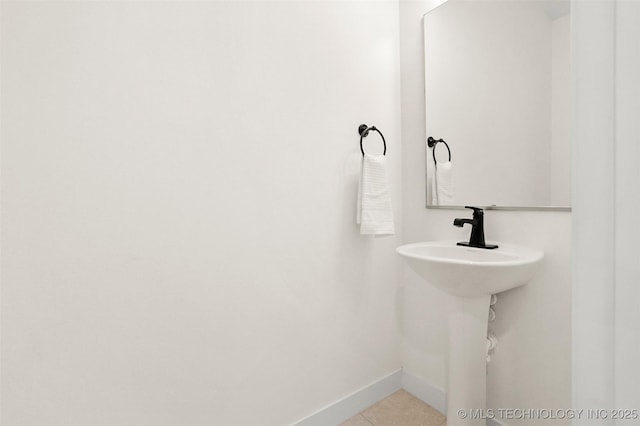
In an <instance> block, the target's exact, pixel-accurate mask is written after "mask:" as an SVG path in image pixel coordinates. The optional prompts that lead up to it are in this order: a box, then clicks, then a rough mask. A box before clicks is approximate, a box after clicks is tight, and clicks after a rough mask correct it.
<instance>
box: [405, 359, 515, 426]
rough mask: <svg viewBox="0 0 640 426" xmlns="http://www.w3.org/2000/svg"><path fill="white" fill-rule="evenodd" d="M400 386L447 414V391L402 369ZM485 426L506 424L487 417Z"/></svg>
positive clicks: (502, 425)
mask: <svg viewBox="0 0 640 426" xmlns="http://www.w3.org/2000/svg"><path fill="white" fill-rule="evenodd" d="M402 388H403V389H404V390H406V391H407V392H409V393H410V394H412V395H413V396H415V397H417V398H418V399H420V400H421V401H422V402H424V403H427V404H429V405H430V406H432V407H433V408H435V409H436V410H438V411H439V412H441V413H442V414H444V415H445V416H446V415H447V393H446V392H445V391H444V390H443V389H441V388H439V387H437V386H434V385H433V384H431V383H429V382H427V381H426V380H424V379H421V378H420V377H418V376H414V375H413V374H411V373H409V372H408V371H406V370H402ZM487 426H508V425H506V424H504V423H502V422H499V421H498V420H495V419H487Z"/></svg>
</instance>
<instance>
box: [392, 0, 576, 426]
mask: <svg viewBox="0 0 640 426" xmlns="http://www.w3.org/2000/svg"><path fill="white" fill-rule="evenodd" d="M433 3H435V2H432V3H429V2H422V1H402V2H400V42H401V44H400V45H401V66H402V79H401V80H402V137H403V168H402V170H403V227H404V241H405V242H412V241H421V240H427V239H441V238H457V239H460V240H463V239H465V238H468V232H469V231H468V230H459V229H457V228H454V227H453V226H452V221H453V219H454V218H455V217H461V216H468V215H469V213H468V212H466V211H461V210H428V209H425V208H424V206H425V201H426V200H425V191H424V190H425V188H424V185H425V183H424V151H423V150H424V140H425V138H426V135H425V122H424V117H425V115H424V98H423V93H424V82H423V77H424V75H423V72H424V65H423V56H422V15H423V14H424V13H425V12H426V11H428V10H429V9H430V8H431V5H432V4H433ZM458 172H460V171H457V172H456V173H458ZM485 217H486V219H485V220H486V232H487V238H488V239H490V240H502V241H509V242H513V243H516V244H522V245H529V246H532V247H538V248H540V249H542V250H544V251H545V253H546V256H545V260H544V264H543V266H542V269H541V271H540V273H539V274H538V276H537V277H536V278H535V279H534V280H533V281H532V282H531V283H530V284H529V285H527V286H525V287H522V288H519V289H514V290H512V291H510V292H507V293H505V294H503V295H502V296H501V297H500V298H499V301H498V305H497V307H496V311H497V319H496V321H495V322H494V323H492V324H491V328H492V329H493V330H494V332H495V333H496V334H497V335H498V338H499V339H500V343H499V346H498V348H497V350H496V352H495V354H494V356H493V357H492V362H491V364H490V367H489V376H488V404H489V406H490V407H492V408H505V407H518V408H521V407H524V408H527V407H557V408H566V407H570V405H571V404H570V402H571V385H570V383H571V274H570V267H569V264H570V241H571V214H570V213H565V212H505V211H489V212H487V213H486V214H485ZM404 274H405V276H404V287H403V290H402V295H403V300H404V302H405V303H404V305H403V312H402V330H401V332H402V337H403V339H402V347H403V368H405V369H406V370H407V371H409V372H410V373H412V374H415V375H416V376H419V377H421V378H422V379H424V380H427V381H429V382H431V383H432V384H434V385H436V386H439V387H441V388H445V386H446V376H445V375H446V365H445V360H446V353H445V351H446V349H445V348H446V342H447V336H446V310H445V307H444V304H445V299H444V297H443V295H442V294H441V293H439V292H438V290H436V289H433V288H431V287H427V286H425V285H424V284H423V283H422V282H421V280H420V278H419V277H417V276H416V275H415V274H414V273H413V272H411V271H410V270H409V269H408V268H407V269H405V272H404ZM545 423H548V424H558V423H559V424H566V422H561V421H559V422H553V421H548V422H545ZM510 424H514V425H515V424H532V425H533V424H536V421H519V422H518V421H512V422H511V423H510Z"/></svg>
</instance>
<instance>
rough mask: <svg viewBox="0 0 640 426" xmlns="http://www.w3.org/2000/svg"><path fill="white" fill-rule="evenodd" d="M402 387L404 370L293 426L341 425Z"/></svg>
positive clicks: (395, 372) (377, 381)
mask: <svg viewBox="0 0 640 426" xmlns="http://www.w3.org/2000/svg"><path fill="white" fill-rule="evenodd" d="M400 389H402V370H398V371H394V372H393V373H391V374H389V375H388V376H385V377H383V378H381V379H379V380H376V381H375V382H373V383H371V384H370V385H368V386H365V387H363V388H362V389H360V390H357V391H355V392H353V393H352V394H350V395H347V396H346V397H344V398H342V399H340V400H339V401H336V402H334V403H333V404H330V405H328V406H326V407H324V408H322V409H320V410H318V411H316V412H315V413H313V414H311V415H310V416H308V417H305V418H304V419H302V420H300V421H298V422H296V423H294V424H293V426H329V425H339V424H340V423H342V422H344V421H345V420H347V419H348V418H350V417H353V416H355V415H356V414H358V413H359V412H361V411H362V410H364V409H365V408H368V407H370V406H372V405H373V404H375V403H376V402H378V401H380V400H382V399H384V398H386V397H388V396H389V395H391V394H392V393H394V392H395V391H398V390H400Z"/></svg>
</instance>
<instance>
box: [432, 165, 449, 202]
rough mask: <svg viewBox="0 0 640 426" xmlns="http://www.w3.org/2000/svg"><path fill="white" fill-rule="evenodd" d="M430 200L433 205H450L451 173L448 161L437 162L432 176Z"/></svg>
mask: <svg viewBox="0 0 640 426" xmlns="http://www.w3.org/2000/svg"><path fill="white" fill-rule="evenodd" d="M432 182H433V187H432V189H433V190H432V191H431V192H432V194H433V195H432V200H431V202H432V203H433V204H434V205H438V206H451V205H453V204H454V202H453V173H452V165H451V162H450V161H447V162H446V163H440V162H439V163H438V164H437V165H436V172H435V173H434V176H433V181H432Z"/></svg>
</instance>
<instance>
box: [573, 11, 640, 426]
mask: <svg viewBox="0 0 640 426" xmlns="http://www.w3.org/2000/svg"><path fill="white" fill-rule="evenodd" d="M574 5H575V9H576V10H577V11H578V12H579V13H578V14H577V15H576V16H575V18H574V22H575V24H576V25H575V26H574V27H575V28H576V30H575V31H574V34H573V40H574V41H575V42H576V43H575V44H576V55H575V64H576V67H575V68H576V74H577V75H578V76H579V79H578V80H577V84H576V87H575V89H574V90H575V92H576V93H577V94H578V95H579V97H578V98H577V99H576V101H575V105H574V110H575V111H576V123H575V126H576V128H578V129H580V132H579V133H578V134H576V136H575V140H574V144H573V154H574V168H575V171H574V179H573V181H574V186H573V192H574V195H573V199H574V201H575V202H576V205H577V206H579V207H580V209H579V210H576V215H575V222H574V235H575V238H574V247H575V256H574V259H573V268H574V271H575V272H576V278H575V284H574V288H575V290H574V295H575V296H574V321H573V328H574V341H573V352H574V363H573V383H574V388H575V392H574V396H573V403H574V406H597V407H601V408H605V409H606V408H614V409H623V410H624V409H628V407H631V408H632V409H633V408H636V407H638V406H640V370H639V369H638V359H640V313H639V311H638V297H639V290H638V275H639V274H640V265H639V264H638V248H637V244H638V239H640V229H639V228H638V227H637V226H634V221H635V217H636V216H637V212H638V209H640V192H638V188H637V183H638V182H639V181H640V171H639V170H638V165H637V159H638V157H639V156H640V145H639V144H638V140H639V139H640V124H639V123H638V115H639V114H640V101H639V100H640V82H639V81H638V75H640V56H638V52H640V45H639V43H640V29H639V27H638V22H639V21H640V4H639V3H637V2H632V1H617V0H609V1H599V2H578V3H575V4H574ZM594 164H598V167H594V166H593V165H594ZM638 422H639V420H638V419H634V420H627V419H618V420H614V419H612V418H611V417H609V418H608V419H606V420H591V421H589V420H588V419H586V420H582V421H579V422H575V424H579V425H599V426H600V425H613V424H616V425H617V424H621V425H623V424H638Z"/></svg>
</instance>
